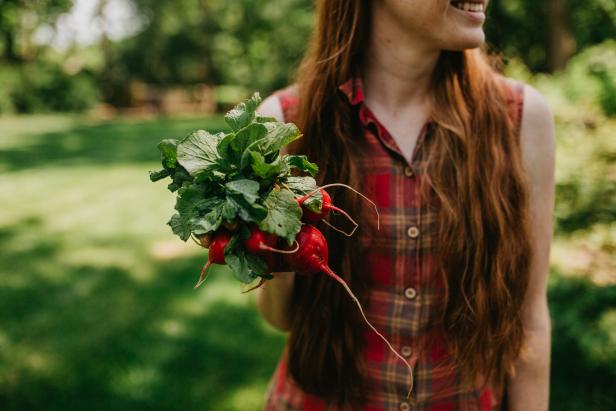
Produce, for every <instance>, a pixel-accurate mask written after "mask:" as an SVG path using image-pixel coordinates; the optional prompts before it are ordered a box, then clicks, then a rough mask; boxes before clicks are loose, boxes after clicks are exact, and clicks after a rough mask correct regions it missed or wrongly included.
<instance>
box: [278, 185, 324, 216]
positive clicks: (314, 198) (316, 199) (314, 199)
mask: <svg viewBox="0 0 616 411" xmlns="http://www.w3.org/2000/svg"><path fill="white" fill-rule="evenodd" d="M284 184H285V186H287V187H289V189H290V190H291V191H292V192H293V193H294V194H295V195H296V196H298V197H302V196H305V195H306V194H308V193H311V192H313V191H314V190H316V188H317V182H316V181H315V180H314V178H312V177H308V176H306V177H294V176H290V177H287V178H286V179H284ZM322 202H323V195H322V194H321V191H320V190H319V191H317V192H315V193H314V194H313V195H311V196H310V197H308V198H307V199H306V201H304V206H305V207H308V208H309V209H311V210H312V211H315V212H319V211H321V204H322Z"/></svg>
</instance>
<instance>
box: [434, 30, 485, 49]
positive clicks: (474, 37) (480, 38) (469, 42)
mask: <svg viewBox="0 0 616 411" xmlns="http://www.w3.org/2000/svg"><path fill="white" fill-rule="evenodd" d="M485 39H486V38H485V34H484V33H483V30H479V31H475V32H474V33H465V35H458V36H456V38H455V39H454V40H452V41H450V42H448V43H449V44H447V45H446V46H445V47H443V49H445V50H452V51H462V50H467V49H476V48H477V47H481V46H482V45H483V43H484V41H485Z"/></svg>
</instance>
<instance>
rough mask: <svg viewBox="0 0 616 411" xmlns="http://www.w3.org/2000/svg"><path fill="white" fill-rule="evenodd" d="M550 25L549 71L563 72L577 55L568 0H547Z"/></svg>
mask: <svg viewBox="0 0 616 411" xmlns="http://www.w3.org/2000/svg"><path fill="white" fill-rule="evenodd" d="M546 1H547V12H548V23H549V30H550V36H549V42H550V44H549V47H548V49H549V53H550V54H549V61H548V64H549V69H550V71H551V72H554V71H556V70H561V69H563V68H564V67H565V66H566V65H567V61H569V58H570V57H571V56H572V55H573V54H574V53H575V49H576V44H575V38H574V37H573V34H572V33H571V29H570V27H569V19H568V10H567V5H566V4H565V3H566V0H546Z"/></svg>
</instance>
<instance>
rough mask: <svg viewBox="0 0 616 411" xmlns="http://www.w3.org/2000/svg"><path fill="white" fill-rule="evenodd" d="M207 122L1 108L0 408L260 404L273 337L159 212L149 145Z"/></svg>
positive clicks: (216, 125)
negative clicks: (95, 119)
mask: <svg viewBox="0 0 616 411" xmlns="http://www.w3.org/2000/svg"><path fill="white" fill-rule="evenodd" d="M222 127H223V121H222V119H221V118H220V117H215V118H208V119H179V120H178V119H175V120H165V119H162V120H156V121H140V122H135V121H128V120H121V121H114V122H108V123H92V122H88V121H86V120H82V119H79V118H76V117H57V116H39V117H24V118H5V119H0V130H2V133H1V134H2V137H1V139H0V205H1V209H2V213H0V244H1V247H2V252H1V253H0V267H1V268H0V270H1V271H0V276H1V277H0V324H1V325H0V409H2V410H6V411H8V410H42V409H45V410H85V409H88V410H198V409H201V410H221V411H225V410H259V409H261V407H262V401H263V394H264V392H265V389H266V384H267V382H268V380H269V377H270V376H271V374H272V372H273V370H274V366H275V364H276V361H277V358H278V355H279V353H280V352H281V350H282V347H283V344H284V336H283V335H282V334H280V333H277V332H276V331H274V330H273V329H271V328H270V327H268V326H267V325H266V324H265V323H264V321H263V320H262V319H261V318H260V316H259V315H258V314H257V313H256V312H255V306H254V297H253V296H251V295H242V294H241V293H240V290H241V286H240V284H239V283H237V282H236V281H235V280H233V279H232V278H231V277H230V273H229V272H227V271H226V270H225V269H220V270H218V271H216V272H215V273H213V274H212V275H211V276H210V278H208V282H207V283H206V285H207V286H204V287H201V288H200V289H198V290H193V288H192V286H193V284H194V282H195V281H196V279H197V277H198V274H199V270H200V267H201V265H202V264H203V263H204V260H205V257H206V254H205V253H204V251H203V250H202V249H199V248H198V247H197V246H196V245H195V244H194V243H192V242H188V243H186V244H184V243H182V242H181V241H180V240H179V239H177V237H175V236H173V235H172V233H171V231H170V229H169V228H168V227H167V226H165V224H164V222H165V221H167V219H168V218H169V217H170V216H171V214H172V212H173V198H172V196H171V195H170V194H169V192H168V191H167V190H166V188H165V184H164V183H162V182H160V183H157V184H152V183H150V181H149V178H148V173H147V172H148V170H156V169H158V168H160V167H159V166H160V164H159V162H158V156H159V154H158V152H157V150H156V144H157V143H158V141H160V140H161V139H162V138H169V137H173V138H177V137H180V136H182V135H183V134H184V133H186V132H187V131H189V130H192V129H194V128H206V129H210V130H220V129H221V128H222Z"/></svg>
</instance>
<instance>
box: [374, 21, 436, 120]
mask: <svg viewBox="0 0 616 411" xmlns="http://www.w3.org/2000/svg"><path fill="white" fill-rule="evenodd" d="M375 12H376V13H375V14H374V15H373V16H372V30H371V32H372V35H371V36H370V39H369V41H368V47H367V50H366V53H365V58H364V62H363V67H362V69H363V73H362V76H363V80H364V87H365V89H364V92H365V96H366V100H367V101H368V104H370V102H372V103H373V104H374V103H376V104H377V105H378V106H380V107H383V108H384V109H386V110H392V111H398V110H399V109H400V108H401V107H405V106H406V107H408V106H413V105H414V106H417V105H425V104H426V102H427V97H428V94H429V91H430V86H431V79H432V73H433V72H434V68H435V66H436V63H437V61H438V58H439V55H440V50H438V49H436V48H431V47H430V46H429V45H428V44H426V43H427V42H426V41H425V40H424V39H421V38H419V37H417V36H415V35H413V34H411V33H408V32H405V31H404V30H402V29H401V28H399V27H397V26H396V24H392V20H391V19H390V18H387V17H385V16H379V15H378V11H376V10H375Z"/></svg>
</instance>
